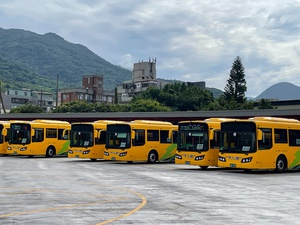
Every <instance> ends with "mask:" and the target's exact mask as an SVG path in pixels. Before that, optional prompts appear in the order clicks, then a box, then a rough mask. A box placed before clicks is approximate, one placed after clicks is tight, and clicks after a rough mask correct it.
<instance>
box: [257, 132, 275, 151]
mask: <svg viewBox="0 0 300 225" xmlns="http://www.w3.org/2000/svg"><path fill="white" fill-rule="evenodd" d="M261 130H262V137H263V138H262V140H259V141H258V149H260V150H263V149H270V148H272V129H270V128H262V129H261Z"/></svg>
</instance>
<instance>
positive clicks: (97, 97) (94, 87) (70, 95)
mask: <svg viewBox="0 0 300 225" xmlns="http://www.w3.org/2000/svg"><path fill="white" fill-rule="evenodd" d="M58 96H59V101H58V103H59V104H63V103H67V102H71V101H86V102H102V103H104V102H105V103H113V102H114V93H112V92H108V91H104V90H103V76H102V75H84V76H82V87H81V88H65V89H61V90H60V91H59V95H58Z"/></svg>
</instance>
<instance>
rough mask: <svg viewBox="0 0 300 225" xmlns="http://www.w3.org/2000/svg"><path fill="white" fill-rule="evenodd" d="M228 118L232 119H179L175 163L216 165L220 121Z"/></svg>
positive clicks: (202, 166)
mask: <svg viewBox="0 0 300 225" xmlns="http://www.w3.org/2000/svg"><path fill="white" fill-rule="evenodd" d="M228 120H233V119H227V118H209V119H205V120H195V121H180V122H179V123H178V143H177V151H176V157H175V163H176V164H186V165H195V166H199V167H200V168H201V169H207V168H208V167H209V166H218V154H219V148H220V130H221V122H222V121H228Z"/></svg>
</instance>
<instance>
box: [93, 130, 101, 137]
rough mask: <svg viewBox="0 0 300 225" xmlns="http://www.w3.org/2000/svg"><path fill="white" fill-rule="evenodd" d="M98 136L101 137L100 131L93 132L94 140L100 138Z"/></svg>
mask: <svg viewBox="0 0 300 225" xmlns="http://www.w3.org/2000/svg"><path fill="white" fill-rule="evenodd" d="M100 135H101V130H99V131H97V130H95V131H94V138H100Z"/></svg>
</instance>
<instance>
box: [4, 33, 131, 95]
mask: <svg viewBox="0 0 300 225" xmlns="http://www.w3.org/2000/svg"><path fill="white" fill-rule="evenodd" d="M100 44H101V43H100ZM95 74H96V75H103V77H104V85H103V86H104V90H112V89H113V88H114V87H115V86H116V85H118V84H120V83H122V82H123V81H125V80H130V79H131V78H132V73H131V71H130V70H128V69H124V68H121V67H119V66H116V65H113V64H111V63H109V62H107V61H106V60H104V59H103V58H101V57H99V56H98V55H96V54H95V53H93V52H92V51H90V50H89V49H88V48H86V47H85V46H83V45H80V44H73V43H70V42H68V41H66V40H64V39H63V38H62V37H60V36H58V35H56V34H54V33H47V34H44V35H40V34H36V33H33V32H30V31H25V30H20V29H2V28H0V79H1V81H2V84H3V85H4V86H3V87H4V89H5V88H32V89H37V90H41V89H43V90H52V91H55V89H56V81H57V76H59V87H60V88H66V87H70V88H75V87H81V80H82V76H83V75H95Z"/></svg>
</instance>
